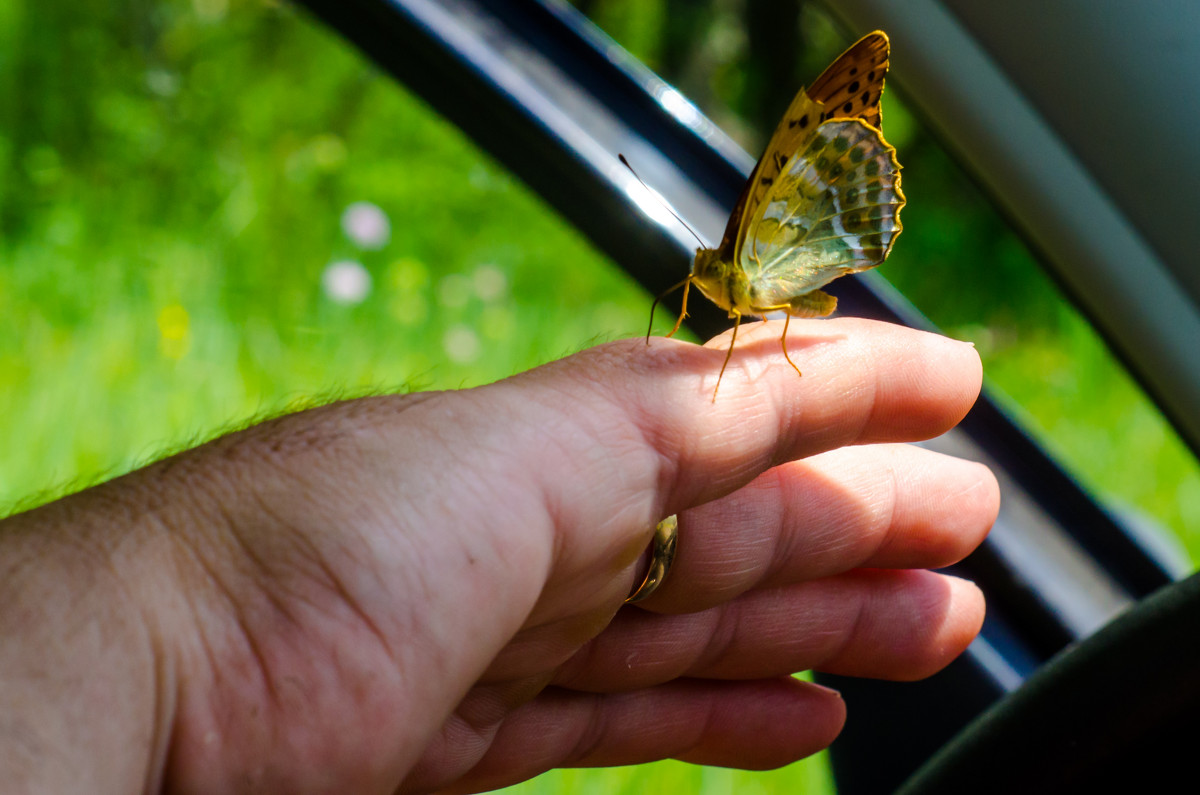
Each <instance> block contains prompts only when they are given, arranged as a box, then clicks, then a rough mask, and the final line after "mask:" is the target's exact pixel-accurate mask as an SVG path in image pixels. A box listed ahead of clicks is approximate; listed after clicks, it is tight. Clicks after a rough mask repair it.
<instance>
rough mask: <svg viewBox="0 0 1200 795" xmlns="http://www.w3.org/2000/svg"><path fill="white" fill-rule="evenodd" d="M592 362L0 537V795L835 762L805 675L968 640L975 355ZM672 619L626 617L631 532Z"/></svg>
mask: <svg viewBox="0 0 1200 795" xmlns="http://www.w3.org/2000/svg"><path fill="white" fill-rule="evenodd" d="M779 328H780V324H779V323H778V322H771V323H759V324H749V325H744V326H743V327H742V331H741V333H740V335H739V338H738V349H737V353H736V355H735V356H734V358H733V360H732V361H731V362H730V364H729V368H728V370H727V371H726V373H725V376H724V381H723V382H722V386H721V392H720V397H719V398H718V400H717V401H716V402H715V403H714V402H712V389H713V385H714V383H715V379H716V377H717V372H718V369H719V367H720V365H721V361H722V359H723V357H724V352H725V349H726V348H727V347H728V337H727V336H724V337H718V338H716V339H714V340H712V341H711V343H710V345H709V346H704V347H701V346H696V345H693V344H690V343H686V342H680V341H675V340H664V339H654V340H652V341H651V344H650V345H649V346H648V347H647V346H646V345H645V344H644V343H643V341H642V340H640V339H637V340H624V341H619V342H613V343H609V344H605V345H601V346H598V347H595V348H592V349H589V350H585V351H583V352H581V353H579V354H576V355H573V356H570V357H567V358H565V359H563V360H560V361H557V362H553V363H551V364H548V365H545V366H543V367H539V368H537V369H535V370H531V371H529V372H526V373H523V374H521V375H518V376H515V377H513V378H510V379H507V380H505V381H501V382H498V383H496V384H492V385H489V386H485V387H480V388H476V389H469V390H463V391H458V392H445V393H422V394H413V395H403V396H381V397H372V398H363V399H359V400H353V401H346V402H342V403H337V404H333V405H329V406H325V407H322V408H318V409H313V410H309V411H304V412H301V413H298V414H293V415H290V416H287V417H283V418H280V419H277V420H272V421H269V422H266V423H263V424H261V425H258V426H255V427H252V428H249V429H247V430H244V431H239V432H237V433H233V434H230V435H228V436H225V437H222V438H220V439H217V440H215V441H213V442H210V443H208V444H205V445H202V446H200V447H197V448H195V449H193V450H190V451H187V452H184V453H181V454H179V455H176V456H173V457H171V458H167V459H164V460H162V461H160V462H158V463H155V464H152V465H150V466H148V467H145V468H143V469H141V470H138V471H136V472H133V473H130V474H128V475H125V476H123V477H120V478H117V479H115V480H112V481H110V482H108V483H105V484H102V485H100V486H97V487H94V488H91V489H87V490H85V491H82V492H80V493H78V494H75V495H72V496H69V497H66V498H63V499H61V500H58V501H56V502H52V503H50V504H47V505H44V506H42V507H40V508H36V509H34V510H31V511H28V512H25V513H21V514H18V515H15V516H11V517H9V518H8V519H5V520H4V521H3V522H0V633H2V636H3V637H4V638H5V642H4V643H3V644H0V738H2V742H0V780H3V781H5V782H8V784H7V785H6V787H8V788H10V791H13V792H21V791H28V792H60V793H69V792H89V793H102V792H113V793H117V792H120V793H126V792H132V791H138V790H142V791H147V792H205V793H221V792H294V793H307V792H314V793H316V792H358V793H391V792H400V793H407V792H423V791H429V790H445V791H474V790H480V789H490V788H495V787H500V786H503V785H506V784H511V783H515V782H517V781H521V780H523V779H526V778H529V777H531V776H534V775H537V774H538V773H541V772H543V771H545V770H548V769H550V768H553V767H559V766H598V765H617V764H634V763H640V762H647V761H651V760H656V759H662V758H668V757H673V758H677V759H682V760H685V761H689V762H695V763H701V764H711V765H726V766H734V767H743V768H750V769H764V768H771V767H776V766H779V765H783V764H787V763H789V762H791V761H794V760H795V759H798V758H801V757H803V756H806V755H808V754H811V753H814V752H816V751H818V750H820V749H822V748H824V747H825V746H827V745H828V744H829V743H830V742H832V740H833V739H834V738H835V737H836V736H837V734H838V732H839V731H840V729H841V726H842V723H843V721H844V720H845V709H844V705H843V703H842V701H841V699H840V698H839V697H838V695H837V694H836V693H834V692H832V691H830V690H828V689H826V688H823V687H820V686H817V685H814V684H810V683H806V682H802V681H798V680H796V679H793V678H792V677H791V676H790V675H791V674H792V673H794V672H796V671H801V670H807V669H817V670H823V671H830V672H835V673H840V674H848V675H854V676H867V677H880V678H888V679H898V680H911V679H917V678H920V677H923V676H927V675H929V674H932V673H934V672H936V671H937V670H939V669H941V668H942V667H943V666H945V665H946V664H947V663H949V662H950V661H951V660H952V659H953V658H954V657H955V656H957V655H958V654H959V653H961V652H962V650H963V649H964V648H965V647H966V645H967V644H968V643H969V642H970V641H971V639H972V638H973V637H974V636H975V634H976V633H977V632H978V631H979V627H980V625H981V623H982V620H983V613H984V605H983V599H982V596H981V595H980V593H979V591H978V589H977V588H976V587H975V586H974V585H972V584H970V583H968V582H965V581H963V580H959V579H956V578H953V577H950V576H947V575H944V574H940V573H933V572H930V571H928V569H930V568H938V567H942V566H945V565H948V564H950V563H953V562H955V561H958V560H959V559H961V558H962V557H963V556H965V555H966V554H968V553H969V552H970V551H971V550H972V549H974V548H975V547H976V546H977V545H978V544H979V543H980V542H981V541H982V540H983V538H984V536H985V535H986V533H987V531H988V529H989V528H990V527H991V524H992V522H993V521H994V519H995V516H996V512H997V510H998V501H999V496H998V490H997V486H996V482H995V479H994V478H993V476H992V475H991V473H990V472H989V471H988V470H987V469H986V468H984V467H982V466H980V465H978V464H975V463H970V462H966V461H960V460H957V459H953V458H948V457H946V456H942V455H939V454H936V453H933V452H930V451H927V450H923V449H920V448H917V447H913V446H910V445H906V444H903V443H904V442H910V441H917V440H921V439H927V438H930V437H932V436H936V435H938V434H940V433H942V432H944V431H946V430H947V429H949V428H950V427H952V426H953V425H954V424H955V423H957V422H958V420H959V419H961V418H962V416H963V415H964V414H965V413H966V412H967V410H968V409H969V408H970V406H971V404H972V403H973V402H974V400H975V398H976V396H977V394H978V391H979V387H980V378H981V373H980V364H979V358H978V356H977V355H976V353H975V351H974V349H973V348H972V347H971V346H969V345H967V344H965V343H960V342H955V341H952V340H949V339H946V338H943V337H939V336H936V335H932V334H927V333H923V332H918V331H913V330H909V329H905V328H901V327H897V326H891V325H887V324H882V323H876V322H871V321H864V320H856V319H837V320H830V321H805V320H796V321H793V322H792V323H791V326H790V329H789V333H788V350H789V351H790V352H791V354H792V356H793V358H795V359H797V360H798V361H802V362H803V369H804V376H803V377H802V378H800V377H797V375H796V372H795V371H794V370H793V369H792V368H791V367H788V366H787V365H786V362H783V361H782V359H781V358H780V355H779ZM670 514H678V515H679V548H678V556H677V558H676V560H675V564H674V567H673V568H672V570H671V571H670V573H669V575H668V577H667V579H666V581H665V583H664V584H663V586H662V587H661V588H660V589H659V590H658V591H657V592H655V593H654V594H653V595H652V596H651V597H650V598H649V599H647V600H646V601H645V602H641V603H639V604H638V605H636V606H625V605H623V600H624V597H625V596H626V595H627V594H628V593H629V591H630V588H631V587H632V586H633V585H635V584H636V582H639V581H640V577H641V574H642V571H643V570H644V568H643V567H644V565H645V564H644V552H645V550H646V547H647V545H648V543H649V541H650V537H651V535H652V533H653V529H654V525H655V523H656V522H658V521H659V520H660V519H662V518H663V517H665V516H667V515H670Z"/></svg>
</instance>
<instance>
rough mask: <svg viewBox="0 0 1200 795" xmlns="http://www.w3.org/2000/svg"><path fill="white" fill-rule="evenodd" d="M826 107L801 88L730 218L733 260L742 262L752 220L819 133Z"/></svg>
mask: <svg viewBox="0 0 1200 795" xmlns="http://www.w3.org/2000/svg"><path fill="white" fill-rule="evenodd" d="M823 111H824V108H823V107H822V106H821V104H820V103H818V102H814V101H813V100H812V98H811V97H809V96H808V94H806V93H805V91H804V89H800V91H798V92H797V93H796V96H795V98H793V99H792V104H791V105H789V106H788V109H787V112H785V113H784V114H783V118H782V119H781V120H780V122H779V125H778V126H777V127H776V128H775V132H774V133H773V134H772V135H771V140H770V141H768V142H767V148H766V150H765V151H764V152H763V156H762V157H761V158H759V160H758V165H756V166H755V167H754V172H753V173H752V174H751V175H750V179H749V180H748V181H747V182H746V187H745V188H743V189H742V196H741V198H740V199H738V203H737V204H736V205H735V206H734V208H733V213H732V214H731V215H730V216H729V223H728V224H727V225H726V227H725V236H724V237H723V238H722V240H721V246H722V248H725V247H726V246H728V247H729V248H726V249H725V250H726V251H728V253H729V260H730V261H732V262H737V261H739V260H740V259H741V249H742V247H743V245H744V243H745V241H746V235H747V232H748V228H749V223H750V219H751V218H753V217H754V216H755V214H756V212H757V210H758V208H759V207H760V206H761V205H762V202H763V199H764V198H765V197H766V195H767V193H768V192H769V191H770V190H771V189H772V187H773V186H774V184H775V182H776V180H777V179H778V178H779V174H780V173H781V172H782V171H783V169H784V166H786V165H787V163H788V161H789V160H790V159H791V158H792V157H793V156H794V155H795V154H796V152H798V151H800V150H801V149H803V148H804V147H805V146H806V145H807V144H808V142H809V141H810V140H811V139H812V137H813V136H814V135H815V134H816V130H817V126H818V125H819V124H820V120H821V114H822V112H823Z"/></svg>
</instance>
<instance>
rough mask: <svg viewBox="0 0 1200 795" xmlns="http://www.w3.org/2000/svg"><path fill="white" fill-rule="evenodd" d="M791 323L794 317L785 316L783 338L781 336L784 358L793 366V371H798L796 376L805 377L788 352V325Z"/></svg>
mask: <svg viewBox="0 0 1200 795" xmlns="http://www.w3.org/2000/svg"><path fill="white" fill-rule="evenodd" d="M790 322H792V316H791V315H784V316H783V336H781V337H780V338H779V344H780V345H782V346H783V358H785V359H787V363H788V364H790V365H791V366H792V369H793V370H795V371H796V375H798V376H803V375H804V374H803V373H801V372H800V368H799V367H797V366H796V363H795V362H793V361H792V357H791V356H788V352H787V330H788V323H790Z"/></svg>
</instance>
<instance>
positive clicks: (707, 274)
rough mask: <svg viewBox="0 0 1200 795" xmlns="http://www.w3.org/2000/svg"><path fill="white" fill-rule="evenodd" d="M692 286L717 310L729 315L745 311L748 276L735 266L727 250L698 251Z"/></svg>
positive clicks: (693, 268) (694, 264) (694, 263)
mask: <svg viewBox="0 0 1200 795" xmlns="http://www.w3.org/2000/svg"><path fill="white" fill-rule="evenodd" d="M692 283H693V284H695V285H696V286H697V287H699V288H700V292H702V293H704V295H705V296H707V297H708V300H710V301H712V302H713V303H714V304H716V305H717V306H719V307H721V308H722V309H724V310H726V311H732V310H738V311H745V309H746V307H745V304H746V302H747V287H748V285H747V281H746V273H745V271H743V270H742V269H741V268H739V267H738V266H737V265H736V264H734V262H733V258H732V257H731V256H730V255H729V253H728V250H727V247H725V246H722V247H720V248H700V249H696V259H695V261H693V263H692Z"/></svg>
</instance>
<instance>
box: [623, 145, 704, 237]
mask: <svg viewBox="0 0 1200 795" xmlns="http://www.w3.org/2000/svg"><path fill="white" fill-rule="evenodd" d="M617 159H618V160H620V161H621V165H623V166H625V168H627V169H629V173H630V174H633V178H634V179H636V180H637V181H638V184H640V185H641V186H642V187H643V188H645V189H646V192H647V193H649V194H650V195H651V196H653V197H654V198H656V199H658V203H659V204H661V205H662V206H663V208H664V209H666V211H667V212H669V213H670V214H671V217H672V218H674V219H675V220H676V221H678V222H679V223H681V224H683V228H684V229H686V230H688V231H689V232H691V233H692V237H694V238H696V242H697V243H699V244H700V248H708V245H707V244H706V243H705V242H704V241H703V240H701V239H700V235H698V234H696V230H694V229H692V228H691V227H690V226H688V223H687V221H685V220H683V219H682V218H680V217H679V213H677V212H675V211H674V210H672V209H671V205H669V204H667V203H666V202H665V201H663V200H662V199H661V198H659V196H658V194H657V193H655V192H654V191H652V190H650V186H649V185H647V184H646V183H645V182H643V181H642V178H641V177H639V176H638V173H637V172H636V171H634V170H633V166H631V165H629V161H628V160H626V159H625V155H622V154H618V155H617Z"/></svg>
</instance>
